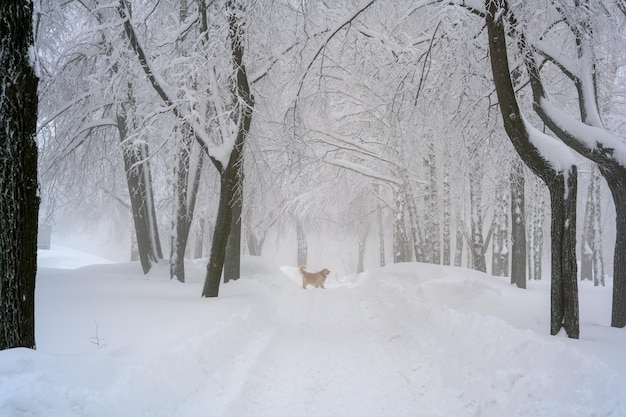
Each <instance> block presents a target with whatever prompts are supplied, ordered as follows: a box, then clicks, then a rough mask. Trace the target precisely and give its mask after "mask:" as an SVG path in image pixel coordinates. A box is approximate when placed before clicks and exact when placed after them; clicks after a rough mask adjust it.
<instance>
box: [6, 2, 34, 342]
mask: <svg viewBox="0 0 626 417" xmlns="http://www.w3.org/2000/svg"><path fill="white" fill-rule="evenodd" d="M32 15H33V4H32V2H29V1H23V2H22V1H5V2H2V5H1V6H0V16H2V17H1V19H2V24H1V25H0V68H2V70H0V90H1V91H2V92H3V94H1V95H0V161H2V164H1V167H0V196H2V197H1V199H0V350H3V349H10V348H16V347H26V348H31V349H34V348H35V275H36V272H37V226H38V213H39V197H38V195H37V188H38V187H37V145H36V143H35V131H36V128H37V103H38V99H37V85H38V79H37V76H36V75H35V72H34V68H33V65H34V63H32V62H31V56H30V51H31V48H32V45H33V33H32Z"/></svg>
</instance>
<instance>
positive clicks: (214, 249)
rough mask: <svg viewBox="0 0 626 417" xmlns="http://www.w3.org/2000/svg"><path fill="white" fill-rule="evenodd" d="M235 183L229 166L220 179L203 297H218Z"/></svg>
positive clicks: (235, 177)
mask: <svg viewBox="0 0 626 417" xmlns="http://www.w3.org/2000/svg"><path fill="white" fill-rule="evenodd" d="M233 153H234V151H233ZM231 158H232V155H231ZM236 183H237V171H236V169H234V167H233V166H230V165H229V166H228V167H226V170H225V171H224V172H223V173H222V175H221V177H220V201H219V205H218V209H217V219H216V221H215V229H214V230H213V242H212V244H211V254H210V256H209V263H208V265H207V273H206V278H205V280H204V286H203V288H202V296H203V297H217V296H218V295H219V289H220V281H221V279H222V269H223V268H224V259H225V257H226V245H227V243H228V235H229V234H230V227H231V224H232V218H233V208H232V201H233V196H234V194H235V188H236Z"/></svg>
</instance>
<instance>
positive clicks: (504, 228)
mask: <svg viewBox="0 0 626 417" xmlns="http://www.w3.org/2000/svg"><path fill="white" fill-rule="evenodd" d="M495 199H496V202H495V207H494V214H493V229H494V232H493V245H492V257H491V274H492V275H494V276H498V277H506V276H508V275H509V230H508V229H509V227H508V226H509V216H508V214H507V209H508V208H509V207H508V206H509V204H508V203H509V201H508V198H507V194H506V184H505V181H504V180H502V179H500V181H498V184H496V195H495Z"/></svg>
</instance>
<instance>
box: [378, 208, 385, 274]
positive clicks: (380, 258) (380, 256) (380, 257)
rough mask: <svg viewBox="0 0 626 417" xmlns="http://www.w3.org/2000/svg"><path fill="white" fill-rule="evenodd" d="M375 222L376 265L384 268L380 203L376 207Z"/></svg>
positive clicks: (383, 233) (383, 241)
mask: <svg viewBox="0 0 626 417" xmlns="http://www.w3.org/2000/svg"><path fill="white" fill-rule="evenodd" d="M376 221H377V223H378V263H379V265H380V266H381V267H383V266H385V229H384V227H383V208H382V207H381V205H380V203H378V205H377V206H376Z"/></svg>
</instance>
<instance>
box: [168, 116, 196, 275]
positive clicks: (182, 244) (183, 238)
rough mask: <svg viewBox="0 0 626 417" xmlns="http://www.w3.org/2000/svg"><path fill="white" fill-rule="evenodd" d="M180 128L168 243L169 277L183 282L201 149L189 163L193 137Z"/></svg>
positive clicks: (191, 155)
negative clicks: (170, 235)
mask: <svg viewBox="0 0 626 417" xmlns="http://www.w3.org/2000/svg"><path fill="white" fill-rule="evenodd" d="M182 131H183V132H182V134H183V137H182V141H181V147H180V149H179V153H178V168H177V171H176V189H175V190H174V201H175V203H176V212H175V216H174V224H173V225H172V239H171V247H170V279H173V278H176V279H177V280H178V281H180V282H185V251H186V250H187V242H188V240H189V230H190V229H191V223H192V222H193V214H194V210H195V206H196V197H197V195H198V188H199V187H200V177H201V175H202V167H203V165H204V151H203V150H202V149H199V151H198V152H196V155H195V159H196V160H195V164H193V165H192V163H191V162H192V160H193V159H194V158H193V157H194V155H193V153H194V152H193V145H194V140H193V137H192V135H190V132H189V131H188V129H187V128H185V127H183V129H182ZM190 174H191V175H190ZM190 181H191V183H190Z"/></svg>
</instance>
